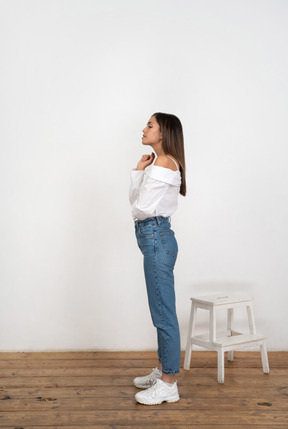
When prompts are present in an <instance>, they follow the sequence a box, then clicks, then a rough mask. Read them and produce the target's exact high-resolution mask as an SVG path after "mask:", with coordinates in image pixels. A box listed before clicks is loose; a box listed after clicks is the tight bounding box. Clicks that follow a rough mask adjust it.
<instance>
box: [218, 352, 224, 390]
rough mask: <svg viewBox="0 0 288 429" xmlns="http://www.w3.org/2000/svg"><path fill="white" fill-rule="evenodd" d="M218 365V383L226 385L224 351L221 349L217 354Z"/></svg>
mask: <svg viewBox="0 0 288 429" xmlns="http://www.w3.org/2000/svg"><path fill="white" fill-rule="evenodd" d="M217 364H218V383H221V384H223V383H224V350H223V349H222V348H221V349H220V350H218V352H217Z"/></svg>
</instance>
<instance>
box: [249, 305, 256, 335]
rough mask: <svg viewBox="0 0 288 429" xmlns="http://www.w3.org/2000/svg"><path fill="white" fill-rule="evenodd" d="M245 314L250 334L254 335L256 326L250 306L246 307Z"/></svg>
mask: <svg viewBox="0 0 288 429" xmlns="http://www.w3.org/2000/svg"><path fill="white" fill-rule="evenodd" d="M247 314H248V322H249V329H250V334H256V325H255V320H254V314H253V308H252V304H248V305H247Z"/></svg>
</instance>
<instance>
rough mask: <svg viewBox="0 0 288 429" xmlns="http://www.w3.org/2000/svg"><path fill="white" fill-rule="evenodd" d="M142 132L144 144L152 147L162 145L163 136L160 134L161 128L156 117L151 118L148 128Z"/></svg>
mask: <svg viewBox="0 0 288 429" xmlns="http://www.w3.org/2000/svg"><path fill="white" fill-rule="evenodd" d="M142 131H143V137H142V144H144V145H149V146H152V147H153V146H155V145H159V144H161V142H162V135H161V132H160V127H159V124H158V122H157V121H156V118H155V117H154V116H151V118H150V119H149V121H148V123H147V125H146V127H145V128H144V129H143V130H142Z"/></svg>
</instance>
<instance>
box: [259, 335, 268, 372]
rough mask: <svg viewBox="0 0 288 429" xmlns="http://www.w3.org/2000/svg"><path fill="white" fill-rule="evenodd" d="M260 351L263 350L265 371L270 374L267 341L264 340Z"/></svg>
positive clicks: (262, 358) (262, 357)
mask: <svg viewBox="0 0 288 429" xmlns="http://www.w3.org/2000/svg"><path fill="white" fill-rule="evenodd" d="M260 351H261V360H262V367H263V372H264V373H265V374H269V362H268V355H267V348H266V342H265V341H263V343H262V344H261V345H260Z"/></svg>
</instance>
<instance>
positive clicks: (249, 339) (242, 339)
mask: <svg viewBox="0 0 288 429" xmlns="http://www.w3.org/2000/svg"><path fill="white" fill-rule="evenodd" d="M265 339H266V337H264V336H263V335H257V334H238V335H232V336H231V337H220V338H217V339H216V341H214V342H213V344H214V345H215V346H219V347H225V346H237V345H239V344H248V343H253V342H257V341H263V340H265Z"/></svg>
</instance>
